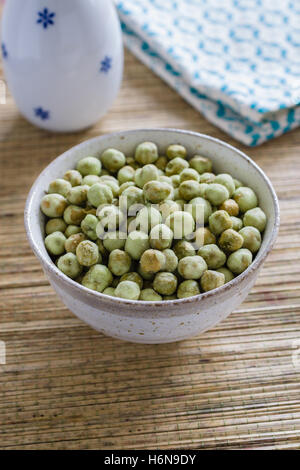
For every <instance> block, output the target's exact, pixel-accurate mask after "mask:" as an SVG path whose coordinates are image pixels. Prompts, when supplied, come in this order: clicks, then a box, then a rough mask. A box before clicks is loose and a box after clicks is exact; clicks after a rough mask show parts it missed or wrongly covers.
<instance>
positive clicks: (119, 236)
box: [103, 231, 127, 252]
mask: <svg viewBox="0 0 300 470" xmlns="http://www.w3.org/2000/svg"><path fill="white" fill-rule="evenodd" d="M126 238H127V234H126V233H125V232H118V231H116V232H107V233H105V234H104V238H103V246H104V248H105V249H106V250H107V251H109V252H111V251H114V250H121V249H122V248H124V247H125V242H126Z"/></svg>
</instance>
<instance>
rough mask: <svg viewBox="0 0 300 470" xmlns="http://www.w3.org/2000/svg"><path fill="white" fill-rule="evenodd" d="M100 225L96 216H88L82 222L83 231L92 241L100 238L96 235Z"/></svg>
mask: <svg viewBox="0 0 300 470" xmlns="http://www.w3.org/2000/svg"><path fill="white" fill-rule="evenodd" d="M97 225H98V219H97V217H96V216H95V215H92V214H88V215H86V216H85V218H84V219H83V221H82V222H81V229H82V231H83V233H85V234H86V235H87V236H88V237H89V238H90V239H91V240H97V238H98V236H97V233H96V227H97Z"/></svg>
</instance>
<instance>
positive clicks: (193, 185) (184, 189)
mask: <svg viewBox="0 0 300 470" xmlns="http://www.w3.org/2000/svg"><path fill="white" fill-rule="evenodd" d="M179 196H180V198H182V199H184V200H185V201H190V200H191V199H194V198H197V197H198V196H200V184H199V183H198V181H195V180H187V181H183V182H182V183H180V186H179Z"/></svg>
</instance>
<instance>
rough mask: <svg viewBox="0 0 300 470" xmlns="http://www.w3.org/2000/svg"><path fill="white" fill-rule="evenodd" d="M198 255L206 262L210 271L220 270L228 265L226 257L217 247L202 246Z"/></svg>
mask: <svg viewBox="0 0 300 470" xmlns="http://www.w3.org/2000/svg"><path fill="white" fill-rule="evenodd" d="M198 255H200V256H202V258H203V259H204V260H205V261H206V264H207V266H208V269H218V268H221V267H222V266H223V265H224V264H225V263H226V255H225V253H224V252H223V251H222V250H220V248H219V247H218V246H217V245H213V244H212V245H204V246H202V247H201V248H199V251H198Z"/></svg>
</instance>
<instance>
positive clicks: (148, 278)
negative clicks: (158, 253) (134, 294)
mask: <svg viewBox="0 0 300 470" xmlns="http://www.w3.org/2000/svg"><path fill="white" fill-rule="evenodd" d="M137 272H138V274H139V275H140V276H141V277H142V278H143V279H144V288H145V289H146V288H152V287H153V286H152V281H153V279H154V274H153V273H146V272H145V271H143V270H142V268H141V265H140V264H139V265H138V268H137Z"/></svg>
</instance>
